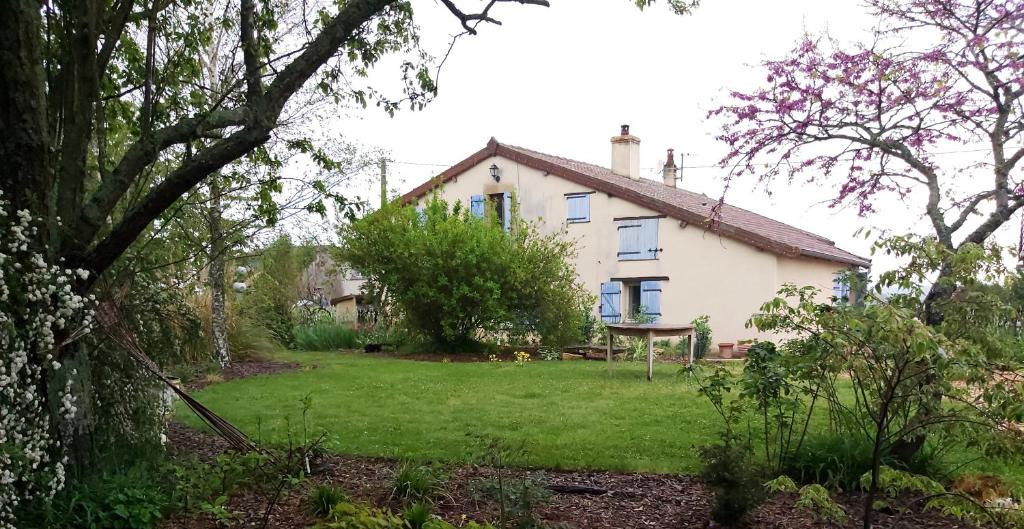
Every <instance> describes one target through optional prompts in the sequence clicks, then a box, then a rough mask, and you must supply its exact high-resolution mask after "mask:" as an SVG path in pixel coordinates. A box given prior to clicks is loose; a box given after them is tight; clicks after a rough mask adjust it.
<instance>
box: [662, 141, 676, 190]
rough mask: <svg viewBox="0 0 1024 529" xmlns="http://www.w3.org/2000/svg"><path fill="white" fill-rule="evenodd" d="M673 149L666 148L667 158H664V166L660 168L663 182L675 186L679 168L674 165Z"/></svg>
mask: <svg viewBox="0 0 1024 529" xmlns="http://www.w3.org/2000/svg"><path fill="white" fill-rule="evenodd" d="M674 152H675V149H669V150H668V159H667V160H665V167H663V168H662V169H661V179H662V181H664V182H665V185H667V186H669V187H675V186H676V178H677V177H676V175H678V174H679V168H678V167H676V157H675V154H673V153H674Z"/></svg>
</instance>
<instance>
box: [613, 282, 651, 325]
mask: <svg viewBox="0 0 1024 529" xmlns="http://www.w3.org/2000/svg"><path fill="white" fill-rule="evenodd" d="M663 280H664V278H658V279H657V280H654V279H646V278H637V279H622V280H613V281H608V282H606V283H601V309H600V310H601V320H602V321H604V322H606V323H619V322H623V321H630V322H634V321H638V320H646V321H647V322H650V323H657V322H658V321H660V320H661V286H662V281H663Z"/></svg>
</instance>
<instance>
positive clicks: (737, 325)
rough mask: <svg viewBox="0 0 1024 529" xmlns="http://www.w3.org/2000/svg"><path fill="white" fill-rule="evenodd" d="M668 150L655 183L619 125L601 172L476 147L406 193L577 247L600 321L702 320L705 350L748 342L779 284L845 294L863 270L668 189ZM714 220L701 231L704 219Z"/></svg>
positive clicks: (789, 229) (783, 227) (499, 147)
mask: <svg viewBox="0 0 1024 529" xmlns="http://www.w3.org/2000/svg"><path fill="white" fill-rule="evenodd" d="M677 173H678V168H677V167H676V164H675V162H674V159H673V154H672V151H671V150H669V152H668V157H667V160H666V163H665V166H664V169H663V181H660V182H659V181H654V180H650V179H644V178H641V177H640V140H639V138H637V137H636V136H633V135H631V134H630V133H629V126H628V125H623V126H622V130H621V133H620V134H619V135H618V136H615V137H613V138H612V139H611V168H605V167H601V166H597V165H593V164H590V163H586V162H580V161H576V160H570V159H567V158H562V157H559V156H553V155H550V154H544V153H540V152H537V151H533V150H530V149H525V148H522V147H516V146H513V145H507V144H504V143H499V142H498V141H497V140H495V139H494V138H491V140H490V141H489V142H488V143H487V146H486V147H484V148H483V149H481V150H479V151H477V152H476V153H474V154H472V155H470V156H469V157H468V158H466V159H465V160H462V161H461V162H459V163H457V164H455V165H454V166H452V167H451V168H449V169H448V170H446V171H444V172H443V173H441V174H440V175H439V176H438V177H437V178H434V179H432V180H430V181H427V182H424V183H423V184H421V185H420V186H418V187H416V188H415V189H413V190H412V191H410V192H409V193H407V194H406V195H405V196H404V197H403V200H404V201H405V202H406V203H418V202H419V201H421V200H423V199H424V198H425V197H427V196H428V195H429V193H431V191H433V190H437V192H438V193H439V194H440V196H441V198H443V199H444V200H446V201H448V202H450V203H454V202H455V201H462V202H463V203H469V205H470V207H471V209H472V211H473V212H474V213H476V214H478V215H483V214H484V212H485V209H484V208H488V207H490V208H493V209H494V211H495V214H496V216H497V218H498V219H500V220H501V221H502V222H504V223H505V224H506V226H507V225H508V222H507V219H509V218H510V215H511V214H512V207H511V203H512V198H513V197H515V200H516V201H517V202H518V214H519V215H522V216H523V217H524V218H526V219H527V220H536V221H539V222H540V225H541V230H547V231H548V232H552V231H557V230H566V232H567V233H568V235H569V236H570V237H572V238H574V239H576V240H577V241H578V249H579V254H578V255H577V256H576V258H575V266H576V271H577V274H578V277H579V279H580V280H581V281H582V283H583V284H584V285H585V286H586V287H587V288H588V289H589V290H590V291H591V292H593V293H594V294H595V295H597V296H598V299H599V300H600V302H599V304H598V306H596V307H594V310H595V315H599V316H600V317H601V319H602V320H604V321H606V322H618V321H622V320H624V319H628V318H629V317H630V315H632V314H635V313H636V312H637V311H640V310H644V311H646V313H647V315H648V316H649V317H650V318H653V319H655V320H656V321H662V322H666V323H687V322H690V321H691V320H693V319H694V318H695V317H697V316H698V315H701V314H707V315H708V316H709V317H710V322H711V327H712V332H713V339H714V340H715V342H736V341H739V340H743V339H750V338H755V337H757V335H756V333H755V332H754V331H753V330H752V329H747V328H746V326H745V323H746V321H747V320H748V319H749V318H750V316H751V315H752V314H754V313H755V312H756V311H757V310H758V309H759V307H760V306H761V304H762V303H764V302H765V301H767V300H769V299H771V298H772V297H774V296H775V294H776V292H777V291H778V289H779V287H780V286H781V285H782V284H784V283H795V284H798V285H814V286H816V287H819V288H820V289H822V291H823V292H824V293H825V294H823V296H827V295H830V294H835V295H837V296H839V297H840V298H843V297H846V296H847V295H848V289H847V288H846V287H845V286H844V283H843V282H841V281H837V278H838V277H841V274H842V273H843V272H845V271H848V270H856V269H860V268H862V267H867V266H869V265H870V261H869V260H868V259H865V258H863V257H859V256H857V255H854V254H852V253H850V252H847V251H845V250H842V249H840V248H838V247H836V245H835V244H834V243H833V242H832V241H830V240H828V239H827V238H825V237H822V236H820V235H815V234H813V233H810V232H808V231H804V230H802V229H799V228H796V227H793V226H790V225H787V224H784V223H782V222H778V221H775V220H772V219H770V218H768V217H765V216H763V215H759V214H757V213H754V212H752V211H748V210H745V209H741V208H738V207H734V206H730V205H727V204H726V205H723V206H722V207H721V209H720V212H719V214H718V215H717V216H714V217H713V215H712V207H713V206H715V205H716V203H717V200H715V199H711V198H709V197H707V196H705V195H703V194H699V193H694V192H691V191H686V190H685V189H681V188H679V187H677V186H676V181H677ZM712 218H713V219H714V221H713V222H712V221H711V220H710V219H712Z"/></svg>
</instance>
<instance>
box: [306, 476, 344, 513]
mask: <svg viewBox="0 0 1024 529" xmlns="http://www.w3.org/2000/svg"><path fill="white" fill-rule="evenodd" d="M347 499H348V495H346V494H345V491H343V490H341V489H340V488H338V487H335V486H334V485H331V484H329V483H326V484H323V485H319V486H317V487H316V488H315V489H313V492H312V493H311V494H310V495H309V499H308V500H306V501H307V506H306V507H307V509H308V510H309V512H310V514H313V515H314V516H320V517H323V516H327V515H328V514H330V512H331V509H333V508H334V506H335V505H337V504H339V503H341V502H343V501H345V500H347Z"/></svg>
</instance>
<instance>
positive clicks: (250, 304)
mask: <svg viewBox="0 0 1024 529" xmlns="http://www.w3.org/2000/svg"><path fill="white" fill-rule="evenodd" d="M300 253H301V252H299V251H298V250H297V249H296V247H295V245H293V244H292V241H291V239H289V238H288V236H287V235H282V236H280V237H278V238H277V239H276V240H275V241H274V242H273V243H271V244H270V245H269V246H268V247H267V248H265V249H264V251H263V254H262V255H261V256H260V260H259V267H258V269H257V270H256V271H255V272H253V274H252V275H251V277H250V279H249V281H248V288H247V289H246V291H245V293H244V294H242V296H241V298H240V299H239V301H238V304H237V308H238V315H239V316H241V317H242V318H245V319H247V320H248V321H250V322H252V323H254V324H255V325H258V326H260V327H263V328H264V329H266V330H267V331H269V332H270V333H271V334H272V335H273V336H274V339H275V340H277V341H278V342H279V343H281V344H282V345H285V346H287V347H291V346H292V344H293V337H292V326H293V325H294V321H293V320H294V308H295V304H296V303H298V301H299V290H300V289H299V282H300V279H301V275H302V263H301V256H300Z"/></svg>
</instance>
